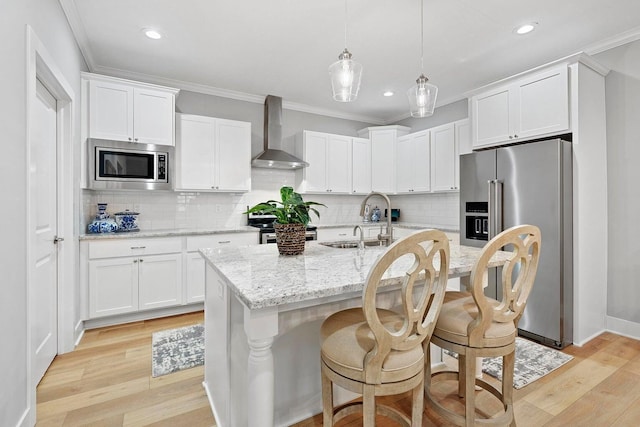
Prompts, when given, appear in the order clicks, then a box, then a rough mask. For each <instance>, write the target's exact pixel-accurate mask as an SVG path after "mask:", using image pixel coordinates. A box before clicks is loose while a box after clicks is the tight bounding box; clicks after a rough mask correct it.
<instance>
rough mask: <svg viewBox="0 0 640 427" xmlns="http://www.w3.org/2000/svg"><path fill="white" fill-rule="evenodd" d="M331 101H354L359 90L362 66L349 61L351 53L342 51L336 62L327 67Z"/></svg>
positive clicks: (351, 60) (345, 50)
mask: <svg viewBox="0 0 640 427" xmlns="http://www.w3.org/2000/svg"><path fill="white" fill-rule="evenodd" d="M329 75H331V88H332V89H333V99H334V100H336V101H339V102H351V101H355V100H356V98H357V97H358V90H360V80H361V79H362V65H361V64H360V63H358V62H356V61H354V60H353V59H351V52H349V51H348V50H347V48H345V49H344V51H343V52H342V53H341V54H340V56H339V57H338V60H337V61H336V62H334V63H333V64H331V66H330V67H329Z"/></svg>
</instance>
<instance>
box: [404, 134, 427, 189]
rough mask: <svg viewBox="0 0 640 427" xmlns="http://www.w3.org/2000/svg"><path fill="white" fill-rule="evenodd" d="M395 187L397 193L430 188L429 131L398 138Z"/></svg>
mask: <svg viewBox="0 0 640 427" xmlns="http://www.w3.org/2000/svg"><path fill="white" fill-rule="evenodd" d="M396 153H397V156H396V162H397V163H396V171H397V172H396V187H397V193H398V194H408V193H414V192H415V193H419V192H428V191H430V190H431V160H430V159H431V149H430V131H429V130H425V131H421V132H416V133H412V134H409V135H406V136H402V137H399V138H398V141H397V146H396Z"/></svg>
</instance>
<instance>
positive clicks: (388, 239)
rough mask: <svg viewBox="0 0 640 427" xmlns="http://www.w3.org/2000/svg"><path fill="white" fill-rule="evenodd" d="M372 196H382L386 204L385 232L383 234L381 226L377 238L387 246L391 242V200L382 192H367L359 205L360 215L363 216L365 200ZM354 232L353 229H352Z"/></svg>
mask: <svg viewBox="0 0 640 427" xmlns="http://www.w3.org/2000/svg"><path fill="white" fill-rule="evenodd" d="M373 196H380V197H382V198H383V199H384V201H385V203H386V204H387V232H386V233H385V234H382V227H381V230H380V234H378V240H380V241H384V242H385V243H384V244H385V246H389V245H390V244H391V243H393V229H392V227H391V200H389V196H387V195H386V194H384V193H378V192H377V191H374V192H372V193H369V194H368V195H367V197H365V198H364V200H363V201H362V204H361V205H360V216H361V217H364V209H365V206H366V204H367V201H368V200H369V199H370V198H371V197H373ZM354 233H355V229H354Z"/></svg>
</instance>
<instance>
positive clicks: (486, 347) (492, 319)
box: [425, 225, 540, 426]
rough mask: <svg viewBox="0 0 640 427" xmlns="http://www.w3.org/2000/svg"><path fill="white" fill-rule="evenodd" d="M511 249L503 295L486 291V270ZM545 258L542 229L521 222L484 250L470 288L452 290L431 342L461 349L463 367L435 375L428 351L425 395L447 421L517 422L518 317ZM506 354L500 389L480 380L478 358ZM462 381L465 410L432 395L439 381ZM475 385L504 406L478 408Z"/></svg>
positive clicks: (471, 423) (468, 423)
mask: <svg viewBox="0 0 640 427" xmlns="http://www.w3.org/2000/svg"><path fill="white" fill-rule="evenodd" d="M498 250H505V251H511V252H512V255H511V257H510V259H509V260H508V261H507V262H506V263H505V264H504V266H503V267H502V273H501V275H500V279H501V280H499V286H500V287H501V291H502V299H501V300H499V301H498V300H495V299H491V298H488V297H486V296H485V295H484V284H485V280H486V272H487V268H488V264H489V261H490V259H491V257H492V256H493V255H494V254H495V253H496V252H497V251H498ZM539 257H540V230H539V229H538V227H535V226H532V225H521V226H516V227H512V228H510V229H508V230H505V231H503V232H502V233H500V234H498V235H497V236H496V237H494V238H493V239H491V241H489V243H487V245H486V246H485V247H484V248H483V250H482V253H481V255H480V258H479V259H478V260H477V261H476V264H475V265H474V267H473V269H472V271H471V284H470V286H471V287H470V289H469V292H447V295H445V301H444V304H443V306H442V309H441V311H440V316H439V317H438V321H437V323H436V326H435V328H434V332H433V336H432V337H431V342H432V343H433V344H435V345H437V346H439V347H441V348H443V349H445V350H450V351H454V352H456V353H458V371H451V370H447V371H441V372H437V373H434V374H432V373H431V363H430V360H429V352H428V351H426V352H425V354H426V358H427V363H426V379H425V395H426V398H427V402H428V405H430V407H432V408H433V409H434V411H435V412H436V413H437V414H438V415H440V416H441V417H443V418H444V419H446V420H447V421H449V422H451V423H453V424H455V425H458V426H475V425H500V426H504V425H512V426H515V417H514V413H513V371H514V365H515V339H516V335H517V331H518V320H519V319H520V317H521V316H522V312H523V311H524V307H525V305H526V302H527V298H528V296H529V293H530V292H531V288H532V286H533V282H534V280H535V275H536V271H537V268H538V261H539ZM498 356H500V357H502V384H501V389H498V388H496V387H494V386H493V385H491V384H489V383H488V382H486V381H484V380H482V379H480V378H476V358H478V357H498ZM449 380H453V381H457V384H458V396H459V397H461V398H463V399H464V409H465V410H464V414H460V413H457V412H455V411H453V410H451V409H449V408H445V407H444V405H443V403H442V402H441V401H439V400H438V399H436V398H435V397H434V395H433V394H432V388H433V386H434V385H435V383H437V382H440V381H449ZM476 386H478V387H480V388H481V389H483V390H486V391H488V392H489V393H491V394H492V395H493V396H494V397H495V398H497V399H498V400H499V401H500V402H501V403H502V407H503V411H502V412H499V413H498V414H489V415H490V418H486V417H484V416H483V417H480V414H482V415H486V414H485V412H484V411H476V391H475V388H476Z"/></svg>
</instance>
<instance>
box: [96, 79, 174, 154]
mask: <svg viewBox="0 0 640 427" xmlns="http://www.w3.org/2000/svg"><path fill="white" fill-rule="evenodd" d="M83 78H85V79H88V80H89V97H88V105H89V108H88V116H89V129H88V136H89V138H99V139H112V140H116V141H128V142H138V143H145V144H158V145H174V123H175V122H174V120H175V118H174V112H175V95H176V94H177V93H178V90H177V89H172V88H164V87H162V86H155V85H148V84H144V83H138V82H130V81H127V80H122V79H116V78H111V77H105V76H98V75H95V74H88V73H85V74H83Z"/></svg>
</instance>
